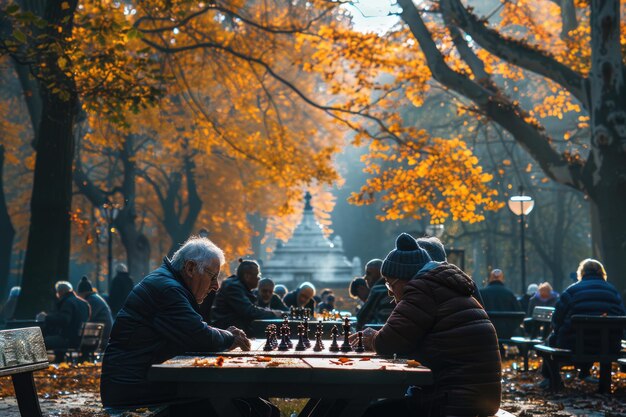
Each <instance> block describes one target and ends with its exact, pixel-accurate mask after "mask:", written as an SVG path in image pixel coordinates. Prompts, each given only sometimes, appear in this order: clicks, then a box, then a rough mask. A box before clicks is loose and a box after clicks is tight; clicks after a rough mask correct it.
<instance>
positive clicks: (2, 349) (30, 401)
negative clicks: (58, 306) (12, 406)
mask: <svg viewBox="0 0 626 417" xmlns="http://www.w3.org/2000/svg"><path fill="white" fill-rule="evenodd" d="M47 367H48V356H47V354H46V345H45V343H44V340H43V335H42V334H41V329H40V328H39V327H27V328H23V329H13V330H3V331H0V376H11V378H12V379H13V387H14V388H15V397H16V398H17V405H18V407H19V409H20V414H21V415H22V417H41V407H40V406H39V398H37V388H36V387H35V380H34V379H33V371H37V370H40V369H45V368H47Z"/></svg>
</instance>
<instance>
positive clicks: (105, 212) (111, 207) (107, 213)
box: [100, 203, 120, 291]
mask: <svg viewBox="0 0 626 417" xmlns="http://www.w3.org/2000/svg"><path fill="white" fill-rule="evenodd" d="M100 213H101V214H102V217H104V220H106V222H107V231H108V249H109V253H108V258H107V259H108V263H109V276H108V279H107V291H109V289H110V288H111V280H112V279H113V222H115V219H116V218H117V215H118V214H119V213H120V209H119V206H118V205H117V204H113V203H104V204H103V205H102V207H100Z"/></svg>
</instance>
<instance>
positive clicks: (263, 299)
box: [253, 278, 289, 311]
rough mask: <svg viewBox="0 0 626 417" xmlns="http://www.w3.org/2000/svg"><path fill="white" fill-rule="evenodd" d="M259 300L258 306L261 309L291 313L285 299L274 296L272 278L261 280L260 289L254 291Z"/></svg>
mask: <svg viewBox="0 0 626 417" xmlns="http://www.w3.org/2000/svg"><path fill="white" fill-rule="evenodd" d="M253 294H254V295H255V296H256V298H257V302H256V304H257V305H258V306H259V307H264V308H269V309H271V310H281V311H289V307H287V306H286V305H285V303H284V302H283V299H282V298H280V297H279V296H278V295H276V294H274V281H272V280H271V279H270V278H261V280H260V281H259V287H258V288H257V289H256V290H255V291H253Z"/></svg>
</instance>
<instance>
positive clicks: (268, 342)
mask: <svg viewBox="0 0 626 417" xmlns="http://www.w3.org/2000/svg"><path fill="white" fill-rule="evenodd" d="M265 337H266V338H267V339H266V340H265V346H263V350H264V351H266V352H267V351H270V350H273V349H274V346H273V343H272V325H271V324H270V325H269V326H267V327H266V328H265Z"/></svg>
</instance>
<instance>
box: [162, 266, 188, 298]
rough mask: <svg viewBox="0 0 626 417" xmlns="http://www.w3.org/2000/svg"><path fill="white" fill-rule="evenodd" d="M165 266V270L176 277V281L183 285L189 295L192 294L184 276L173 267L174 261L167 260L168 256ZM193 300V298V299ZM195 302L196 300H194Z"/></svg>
mask: <svg viewBox="0 0 626 417" xmlns="http://www.w3.org/2000/svg"><path fill="white" fill-rule="evenodd" d="M163 266H164V267H165V269H167V270H168V272H169V273H170V274H172V276H173V277H174V279H175V280H176V281H178V282H179V283H180V285H182V286H183V287H184V288H185V289H186V290H187V291H188V292H189V294H191V290H190V289H189V287H187V284H185V280H183V276H182V275H181V273H180V272H178V271H176V270H174V267H173V266H172V261H170V260H169V259H167V256H165V257H164V258H163ZM191 298H193V297H191ZM194 300H195V299H194Z"/></svg>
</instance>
